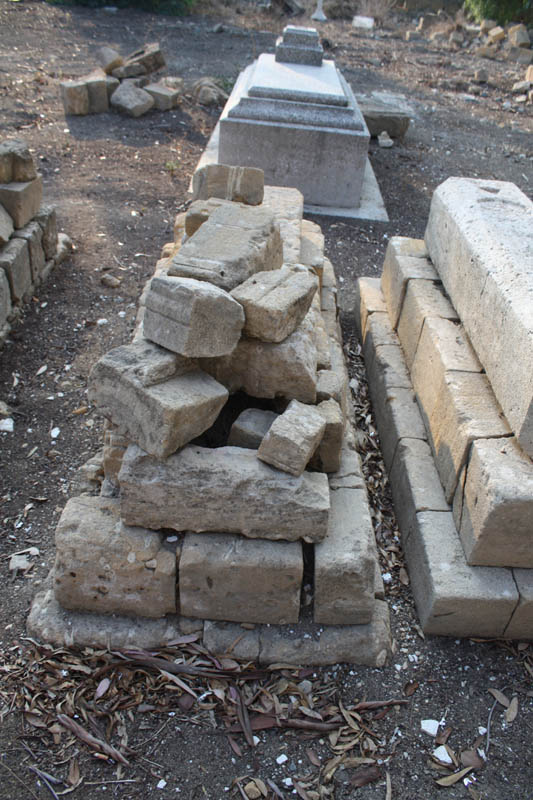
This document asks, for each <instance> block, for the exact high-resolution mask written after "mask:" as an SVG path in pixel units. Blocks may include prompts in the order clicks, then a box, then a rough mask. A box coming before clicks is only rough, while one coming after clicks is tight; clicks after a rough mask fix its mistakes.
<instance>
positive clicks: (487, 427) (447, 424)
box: [428, 372, 533, 502]
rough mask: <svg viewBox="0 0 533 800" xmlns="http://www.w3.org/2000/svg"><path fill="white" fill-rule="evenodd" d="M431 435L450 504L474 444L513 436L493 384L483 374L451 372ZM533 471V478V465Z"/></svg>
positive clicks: (443, 386)
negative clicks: (493, 391) (484, 440)
mask: <svg viewBox="0 0 533 800" xmlns="http://www.w3.org/2000/svg"><path fill="white" fill-rule="evenodd" d="M428 433H429V441H430V444H431V446H432V448H433V452H434V454H435V466H436V467H437V470H438V472H439V475H440V479H441V483H442V486H443V488H444V493H445V495H446V499H447V500H448V502H451V500H452V497H453V493H454V491H455V487H456V486H457V481H458V479H459V474H460V472H461V469H462V468H463V465H464V464H465V463H466V460H467V458H468V453H469V451H470V445H471V444H472V442H473V441H475V440H476V439H492V438H496V437H502V436H511V430H510V428H509V425H508V423H507V420H506V419H505V417H504V416H503V412H502V410H501V408H500V407H499V405H498V403H497V402H496V398H495V397H494V394H493V393H492V390H491V388H490V384H489V382H488V381H487V378H486V376H485V375H483V374H482V373H479V372H449V373H447V374H446V375H445V376H444V380H443V381H442V382H441V392H440V394H439V397H438V399H437V402H436V405H435V408H434V411H433V413H432V414H431V416H430V418H429V425H428ZM504 444H505V443H501V445H502V446H503V445H504ZM531 471H532V478H533V465H532V469H531Z"/></svg>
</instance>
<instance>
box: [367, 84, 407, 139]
mask: <svg viewBox="0 0 533 800" xmlns="http://www.w3.org/2000/svg"><path fill="white" fill-rule="evenodd" d="M356 99H357V102H358V104H359V108H360V109H361V113H362V115H363V117H364V118H365V122H366V125H367V127H368V131H369V133H370V136H374V137H375V136H379V134H380V133H382V132H383V131H386V132H387V133H388V135H389V136H390V137H392V138H393V139H401V138H403V137H404V136H405V134H406V133H407V129H408V128H409V123H410V121H411V117H413V116H414V111H413V109H412V108H411V107H410V106H409V105H408V103H407V102H406V98H405V96H404V95H401V94H392V93H391V92H378V91H374V92H369V93H366V94H357V95H356Z"/></svg>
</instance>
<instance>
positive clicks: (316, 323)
mask: <svg viewBox="0 0 533 800" xmlns="http://www.w3.org/2000/svg"><path fill="white" fill-rule="evenodd" d="M311 318H312V320H313V328H314V333H315V345H316V355H317V362H316V363H317V369H319V370H320V369H331V347H330V339H329V336H328V332H327V330H326V324H325V322H324V317H323V316H322V312H321V311H320V300H319V295H318V292H316V293H315V295H314V296H313V302H312V303H311Z"/></svg>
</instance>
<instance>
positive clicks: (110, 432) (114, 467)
mask: <svg viewBox="0 0 533 800" xmlns="http://www.w3.org/2000/svg"><path fill="white" fill-rule="evenodd" d="M130 444H131V442H130V440H129V439H128V438H127V437H126V436H124V435H123V434H121V433H119V431H118V429H117V428H116V426H115V425H111V424H110V423H108V424H107V427H106V430H105V432H104V447H103V462H102V463H103V469H104V475H105V477H106V479H107V480H108V481H109V482H110V483H111V484H112V485H113V486H118V473H119V472H120V468H121V466H122V459H123V458H124V453H125V452H126V450H127V449H128V447H129V445H130Z"/></svg>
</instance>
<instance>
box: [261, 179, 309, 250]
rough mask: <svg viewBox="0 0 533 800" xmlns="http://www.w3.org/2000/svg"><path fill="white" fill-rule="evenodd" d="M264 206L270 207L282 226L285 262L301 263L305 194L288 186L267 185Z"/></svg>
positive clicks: (280, 226)
mask: <svg viewBox="0 0 533 800" xmlns="http://www.w3.org/2000/svg"><path fill="white" fill-rule="evenodd" d="M263 206H264V207H265V208H269V209H270V210H271V211H272V212H273V214H274V218H275V220H276V222H277V223H278V225H279V228H280V234H281V241H282V245H283V263H284V264H298V263H300V251H301V240H302V216H303V207H304V198H303V194H302V193H301V192H300V191H299V190H298V189H293V188H289V187H286V186H265V192H264V197H263Z"/></svg>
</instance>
